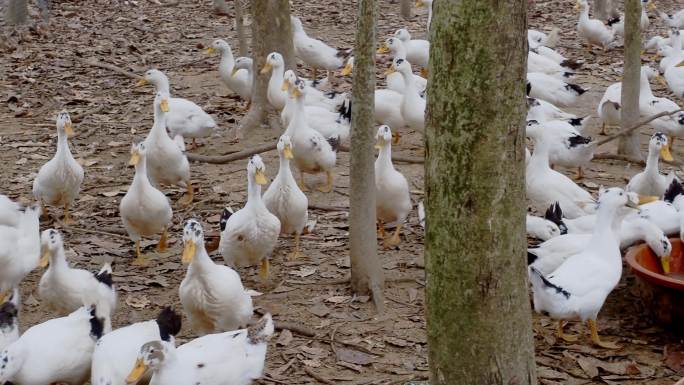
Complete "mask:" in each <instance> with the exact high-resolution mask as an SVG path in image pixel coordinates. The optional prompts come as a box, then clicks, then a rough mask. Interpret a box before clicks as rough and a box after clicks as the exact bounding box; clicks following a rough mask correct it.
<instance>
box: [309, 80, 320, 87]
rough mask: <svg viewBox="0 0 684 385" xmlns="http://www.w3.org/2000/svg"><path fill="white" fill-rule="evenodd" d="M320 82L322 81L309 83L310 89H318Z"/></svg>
mask: <svg viewBox="0 0 684 385" xmlns="http://www.w3.org/2000/svg"><path fill="white" fill-rule="evenodd" d="M321 81H322V80H318V79H314V80H313V81H312V82H311V87H313V88H318V86H319V85H321Z"/></svg>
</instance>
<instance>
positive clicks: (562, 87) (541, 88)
mask: <svg viewBox="0 0 684 385" xmlns="http://www.w3.org/2000/svg"><path fill="white" fill-rule="evenodd" d="M585 92H587V90H586V89H584V88H582V87H581V86H579V85H577V84H572V83H567V82H564V81H563V80H561V79H558V78H555V77H553V76H551V75H547V74H544V73H540V72H528V73H527V96H530V97H533V98H535V99H542V100H545V101H547V102H549V103H551V104H554V105H556V106H560V107H570V106H573V105H575V103H576V102H577V98H578V97H579V96H580V95H582V94H584V93H585Z"/></svg>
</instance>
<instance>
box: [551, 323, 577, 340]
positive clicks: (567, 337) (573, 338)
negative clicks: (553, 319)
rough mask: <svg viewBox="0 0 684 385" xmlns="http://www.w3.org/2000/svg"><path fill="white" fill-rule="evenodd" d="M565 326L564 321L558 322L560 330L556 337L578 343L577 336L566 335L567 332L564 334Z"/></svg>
mask: <svg viewBox="0 0 684 385" xmlns="http://www.w3.org/2000/svg"><path fill="white" fill-rule="evenodd" d="M563 326H565V323H564V322H563V320H562V319H561V320H558V329H557V330H556V335H557V336H558V338H560V339H562V340H563V341H565V342H575V341H577V338H578V337H577V336H576V335H571V334H565V332H563Z"/></svg>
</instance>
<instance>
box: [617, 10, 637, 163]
mask: <svg viewBox="0 0 684 385" xmlns="http://www.w3.org/2000/svg"><path fill="white" fill-rule="evenodd" d="M640 20H641V1H640V0H626V1H625V68H624V73H623V77H622V95H621V99H622V103H621V104H622V116H621V122H620V125H621V126H622V129H623V130H624V129H625V128H627V127H629V126H630V125H631V124H632V123H634V122H636V121H637V120H639V115H640V114H639V78H640V75H641V31H640V29H641V25H640ZM640 144H641V143H640V140H639V130H635V131H632V133H630V134H629V135H625V136H623V137H621V138H620V140H619V141H618V154H620V155H625V156H628V157H630V158H634V159H642V156H641V150H640Z"/></svg>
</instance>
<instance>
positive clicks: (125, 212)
mask: <svg viewBox="0 0 684 385" xmlns="http://www.w3.org/2000/svg"><path fill="white" fill-rule="evenodd" d="M129 165H133V166H135V176H134V177H133V183H131V187H129V188H128V191H127V192H126V195H124V197H123V198H122V199H121V203H120V204H119V215H120V216H121V221H122V222H123V225H124V227H125V228H126V232H128V236H129V237H130V238H131V240H132V241H133V242H135V255H136V259H135V261H134V262H133V263H134V264H139V265H144V264H145V263H146V262H145V258H144V257H143V255H142V254H141V253H140V240H141V238H142V237H143V236H145V237H149V236H152V235H155V234H158V233H162V236H161V238H160V239H159V245H158V247H157V248H158V250H160V251H164V250H166V240H167V230H168V226H169V223H170V222H171V217H172V214H173V213H172V211H171V205H170V204H169V200H168V199H167V198H166V196H165V195H164V194H163V193H162V192H161V191H159V190H157V189H156V188H155V187H154V186H152V184H151V183H150V181H149V179H148V178H147V147H146V145H145V143H140V144H137V145H136V144H133V145H132V146H131V160H130V162H129Z"/></svg>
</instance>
